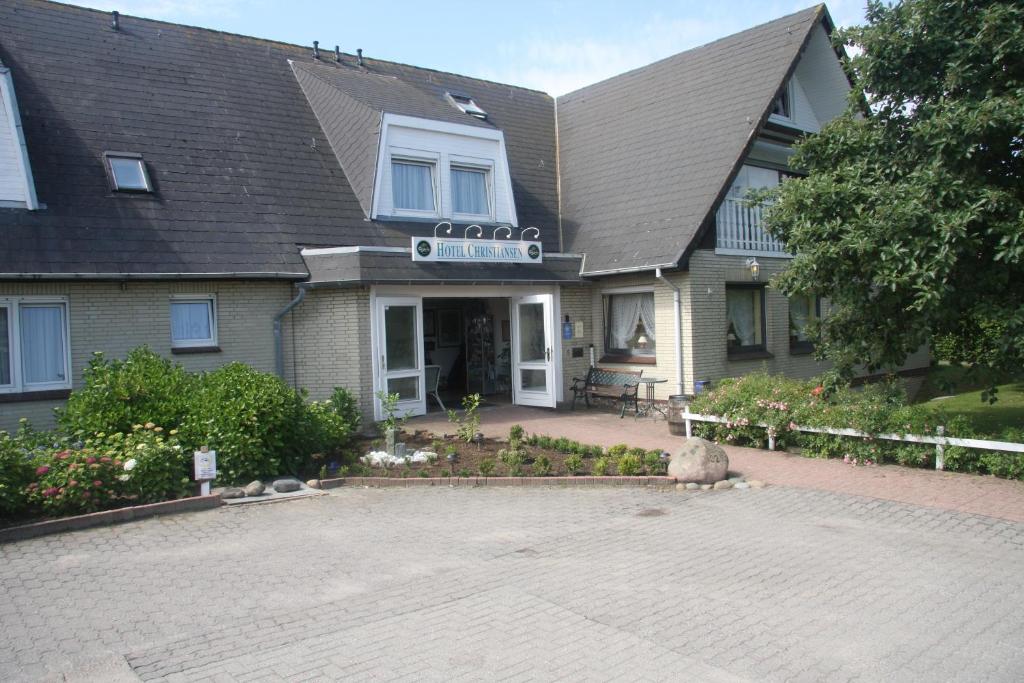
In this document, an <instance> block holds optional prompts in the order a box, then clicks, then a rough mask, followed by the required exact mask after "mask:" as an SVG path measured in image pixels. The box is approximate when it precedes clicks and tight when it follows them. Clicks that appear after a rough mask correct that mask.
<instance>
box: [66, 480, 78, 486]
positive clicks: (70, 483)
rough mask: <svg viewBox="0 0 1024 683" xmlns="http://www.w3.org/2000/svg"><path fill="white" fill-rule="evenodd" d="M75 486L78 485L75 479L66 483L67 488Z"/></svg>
mask: <svg viewBox="0 0 1024 683" xmlns="http://www.w3.org/2000/svg"><path fill="white" fill-rule="evenodd" d="M77 485H78V481H77V480H75V479H72V480H70V481H69V482H68V486H77Z"/></svg>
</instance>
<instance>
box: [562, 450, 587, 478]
mask: <svg viewBox="0 0 1024 683" xmlns="http://www.w3.org/2000/svg"><path fill="white" fill-rule="evenodd" d="M582 469H583V457H582V456H581V455H579V454H578V453H573V454H572V455H570V456H569V457H567V458H566V459H565V471H566V474H569V475H575V474H577V473H578V472H579V471H580V470H582Z"/></svg>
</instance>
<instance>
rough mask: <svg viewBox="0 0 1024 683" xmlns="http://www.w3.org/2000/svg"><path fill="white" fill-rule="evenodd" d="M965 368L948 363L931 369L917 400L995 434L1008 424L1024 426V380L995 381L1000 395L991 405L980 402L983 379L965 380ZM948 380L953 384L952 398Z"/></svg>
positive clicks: (983, 431)
mask: <svg viewBox="0 0 1024 683" xmlns="http://www.w3.org/2000/svg"><path fill="white" fill-rule="evenodd" d="M964 373H965V369H964V368H961V367H956V366H950V365H937V366H935V367H933V368H932V370H931V372H930V373H929V375H928V379H927V380H926V381H925V384H924V386H923V387H922V389H921V393H920V395H919V396H918V400H920V401H922V402H923V403H924V405H926V406H928V407H929V408H932V407H934V408H935V410H937V411H938V410H942V411H944V412H946V413H953V414H958V415H963V416H965V417H966V418H967V419H968V420H970V421H971V423H972V424H973V425H974V428H975V429H977V430H978V431H979V432H982V433H984V434H989V435H998V434H999V433H1000V432H1002V431H1004V430H1005V429H1007V428H1009V427H1016V428H1018V429H1024V379H1020V378H1018V379H1012V380H1009V381H1007V382H1006V383H1002V384H998V385H997V386H998V387H999V391H998V393H997V394H996V396H997V397H998V398H999V400H998V401H996V402H995V403H994V404H991V405H989V404H988V403H987V402H982V400H981V392H982V390H983V385H984V384H986V383H984V382H981V383H979V382H973V383H971V382H968V381H967V380H965V378H964ZM949 383H953V384H954V385H955V387H956V388H955V389H954V390H953V392H952V396H951V398H936V397H939V396H950V393H951V392H950V391H949V388H948V387H949Z"/></svg>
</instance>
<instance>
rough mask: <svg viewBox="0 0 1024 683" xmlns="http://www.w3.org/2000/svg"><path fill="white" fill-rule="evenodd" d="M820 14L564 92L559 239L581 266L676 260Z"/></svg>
mask: <svg viewBox="0 0 1024 683" xmlns="http://www.w3.org/2000/svg"><path fill="white" fill-rule="evenodd" d="M822 21H826V22H828V21H829V20H828V18H827V13H826V10H825V7H824V5H818V6H815V7H811V8H808V9H805V10H803V11H800V12H797V13H795V14H791V15H789V16H786V17H782V18H780V19H776V20H774V21H771V22H768V23H766V24H762V25H761V26H757V27H755V28H752V29H749V30H747V31H743V32H741V33H737V34H734V35H731V36H728V37H726V38H723V39H721V40H717V41H715V42H713V43H709V44H708V45H704V46H702V47H698V48H695V49H693V50H689V51H687V52H683V53H680V54H678V55H675V56H672V57H669V58H667V59H663V60H661V61H659V62H655V63H654V64H651V65H649V66H645V67H642V68H640V69H636V70H634V71H630V72H628V73H625V74H622V75H619V76H615V77H613V78H610V79H608V80H605V81H602V82H600V83H597V84H595V85H592V86H588V87H586V88H583V89H581V90H577V91H575V92H572V93H569V94H568V95H565V96H563V97H560V98H558V100H557V116H558V140H559V165H560V172H561V192H562V195H561V198H562V236H563V240H564V242H565V244H564V249H565V250H566V251H570V252H576V253H580V252H582V253H584V254H585V259H584V265H583V271H584V272H583V274H584V275H594V274H599V273H604V272H616V271H629V270H649V269H653V268H655V267H669V268H671V267H674V266H676V265H677V264H678V262H679V261H680V259H681V258H682V257H683V255H684V253H685V252H686V250H687V249H689V248H690V247H691V244H692V243H693V242H694V239H695V238H696V237H697V236H698V231H699V230H700V228H701V226H702V224H703V223H704V222H705V220H706V219H707V218H708V216H709V215H710V214H711V211H712V210H713V208H714V207H715V205H716V204H717V203H718V201H719V199H720V197H721V196H722V194H723V193H724V192H725V191H726V190H727V189H728V184H729V182H730V180H731V177H732V175H733V174H734V173H735V171H736V169H737V168H738V166H739V165H740V163H741V162H742V159H743V157H744V155H745V153H746V151H747V150H748V149H749V146H750V145H751V144H752V143H753V140H754V137H755V136H756V134H757V132H758V131H759V129H760V128H761V126H762V125H763V123H764V121H765V119H766V118H767V116H768V113H769V111H770V106H771V104H772V102H773V100H774V99H775V96H776V93H777V92H778V91H779V90H780V88H781V87H783V85H784V84H785V81H786V79H787V78H788V76H789V75H790V74H791V73H792V70H793V69H794V68H795V66H796V63H797V60H798V58H799V56H800V53H801V50H802V49H803V47H804V45H805V44H806V42H807V40H808V37H809V36H810V35H811V31H812V29H813V28H815V27H817V26H818V25H819V24H820V23H821V22H822Z"/></svg>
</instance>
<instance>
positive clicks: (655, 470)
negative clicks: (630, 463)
mask: <svg viewBox="0 0 1024 683" xmlns="http://www.w3.org/2000/svg"><path fill="white" fill-rule="evenodd" d="M643 459H644V469H645V470H646V471H647V474H648V475H650V476H652V477H653V476H658V475H661V474H665V470H666V468H667V467H668V465H667V464H666V463H664V462H662V461H661V451H658V450H654V451H647V452H646V453H644V456H643Z"/></svg>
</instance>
